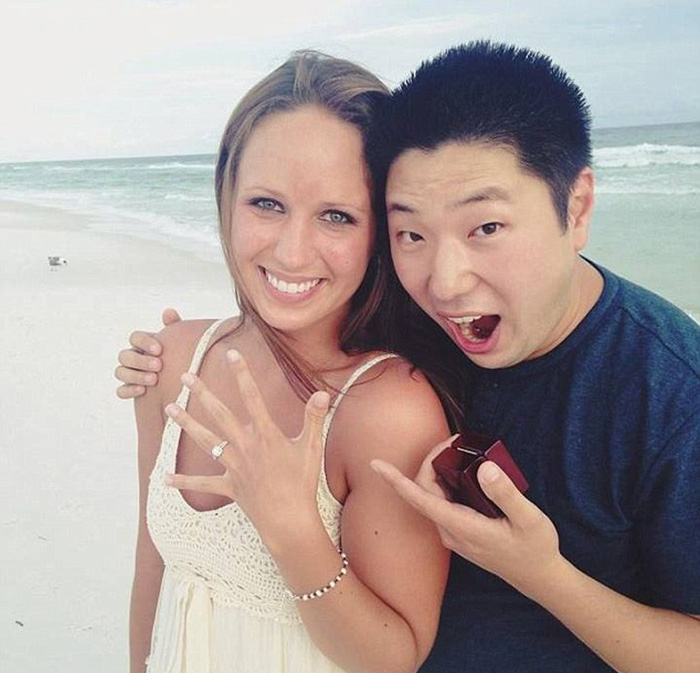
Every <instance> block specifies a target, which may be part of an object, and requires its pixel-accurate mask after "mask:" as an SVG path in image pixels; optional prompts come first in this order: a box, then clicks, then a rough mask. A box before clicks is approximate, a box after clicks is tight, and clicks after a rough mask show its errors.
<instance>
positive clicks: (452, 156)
mask: <svg viewBox="0 0 700 673" xmlns="http://www.w3.org/2000/svg"><path fill="white" fill-rule="evenodd" d="M521 172H522V167H521V166H520V161H519V158H518V156H517V153H516V152H515V151H514V150H513V149H512V148H510V147H509V146H506V145H503V144H494V143H485V142H474V141H472V142H455V141H452V142H450V143H444V144H442V145H440V146H438V147H436V148H434V149H428V150H425V149H416V148H413V149H410V150H406V151H405V152H403V153H402V154H401V155H400V156H399V157H397V159H396V161H394V162H393V164H392V166H391V169H390V171H389V176H388V181H387V202H388V205H389V207H390V208H392V207H393V208H395V209H399V210H402V209H404V208H401V206H402V205H409V204H408V203H406V204H404V201H408V202H410V201H412V200H414V199H418V200H421V199H423V198H430V197H431V195H432V196H437V195H439V196H440V197H441V199H443V198H444V199H446V200H447V201H448V203H449V205H450V207H452V206H454V207H459V206H463V205H468V204H470V203H474V202H483V201H496V200H506V201H507V200H510V198H511V196H510V188H511V186H512V184H513V182H514V181H517V179H518V177H519V175H520V173H521Z"/></svg>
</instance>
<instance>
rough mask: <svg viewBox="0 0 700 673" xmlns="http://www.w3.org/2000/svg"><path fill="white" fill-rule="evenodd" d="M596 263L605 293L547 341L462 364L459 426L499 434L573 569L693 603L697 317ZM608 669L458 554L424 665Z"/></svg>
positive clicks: (630, 592) (467, 671) (579, 672)
mask: <svg viewBox="0 0 700 673" xmlns="http://www.w3.org/2000/svg"><path fill="white" fill-rule="evenodd" d="M599 270H600V272H601V273H602V274H603V277H604V280H605V287H604V290H603V294H602V296H601V297H600V299H599V301H598V302H597V304H596V305H595V306H594V307H593V309H592V310H591V311H590V312H589V314H588V315H587V316H586V317H585V318H584V320H583V321H582V322H581V324H580V325H579V326H578V327H577V328H576V329H575V330H574V331H573V332H572V334H571V335H570V336H569V337H568V338H567V339H566V340H565V341H564V342H563V343H562V344H560V345H559V346H558V347H557V348H555V349H554V350H553V351H551V352H550V353H548V354H546V355H544V356H543V357H540V358H537V359H535V360H532V361H528V362H523V363H521V364H519V365H516V366H514V367H511V368H508V369H501V370H486V369H481V368H479V367H476V366H474V365H472V364H471V363H470V362H467V363H466V365H465V366H466V367H467V369H468V371H467V373H468V376H469V379H470V383H469V385H468V386H467V388H468V391H467V398H466V401H465V409H466V412H467V426H468V427H470V428H471V429H473V430H475V431H477V432H480V433H482V434H486V435H490V436H494V437H499V438H502V439H503V440H504V441H505V444H506V446H507V447H508V449H509V450H510V452H511V454H512V455H513V457H514V458H515V460H516V462H517V463H518V464H519V465H520V467H521V468H522V470H523V472H524V474H525V476H526V477H527V479H528V481H529V482H530V490H529V491H528V493H527V497H528V498H530V499H531V500H532V501H533V502H534V503H535V504H536V505H537V506H538V507H540V508H541V509H542V510H543V511H544V512H545V513H546V514H547V515H548V516H549V517H550V518H551V519H552V521H553V522H554V524H555V525H556V528H557V531H558V533H559V538H560V549H561V552H562V554H563V555H564V557H565V558H567V559H568V560H569V561H571V562H572V563H573V564H574V565H575V566H576V567H578V568H579V569H580V570H581V571H583V572H584V573H586V574H588V575H590V576H592V577H593V578H595V579H597V580H598V581H600V582H602V583H603V584H605V585H607V586H608V587H611V588H612V589H614V590H615V591H618V592H620V593H622V594H624V595H625V596H628V597H630V598H633V599H634V600H637V601H639V602H641V603H645V604H648V605H653V606H658V607H664V608H669V609H672V610H677V611H679V612H685V613H689V614H700V328H699V327H698V325H697V324H696V323H695V322H693V321H692V320H691V319H690V318H689V317H688V316H686V315H685V314H684V313H683V312H682V311H680V310H679V309H678V308H676V307H674V306H673V305H671V304H669V303H668V302H666V301H664V300H663V299H661V298H660V297H657V296H656V295H654V294H652V293H650V292H648V291H646V290H644V289H642V288H640V287H638V286H636V285H634V284H632V283H630V282H628V281H625V280H623V279H621V278H619V277H617V276H615V275H614V274H611V273H610V272H609V271H606V270H604V269H599ZM603 671H605V672H609V671H612V669H611V668H610V667H608V666H607V665H606V664H605V663H604V662H603V661H602V660H601V659H599V658H598V657H597V656H596V655H595V654H594V653H593V652H592V651H590V650H589V649H588V648H587V647H586V646H585V645H583V644H582V643H581V642H580V641H579V640H578V639H577V638H576V637H575V636H573V635H572V634H571V633H570V632H569V631H568V630H567V629H566V628H565V627H564V626H563V625H562V624H561V623H560V622H558V621H557V620H556V619H555V618H554V617H552V616H551V615H550V614H549V613H548V612H547V611H546V610H544V609H543V608H541V607H540V606H539V605H537V604H536V603H534V602H532V601H530V600H529V599H527V598H525V597H524V596H522V595H521V594H519V593H518V592H517V591H515V590H514V589H512V588H511V587H510V586H509V585H507V584H506V583H505V582H503V581H501V580H500V579H498V578H497V577H495V576H494V575H491V574H490V573H487V572H485V571H483V570H480V569H479V568H477V567H476V566H474V565H472V564H471V563H469V562H467V561H465V560H463V559H461V558H459V557H457V556H456V555H453V560H452V567H451V571H450V578H449V582H448V587H447V592H446V595H445V600H444V604H443V610H442V615H441V621H440V628H439V631H438V637H437V641H436V643H435V647H434V649H433V651H432V652H431V654H430V656H429V658H428V660H427V661H426V663H425V664H424V665H423V667H422V669H421V673H457V672H459V673H550V672H551V673H564V672H566V673H594V672H595V673H599V672H603Z"/></svg>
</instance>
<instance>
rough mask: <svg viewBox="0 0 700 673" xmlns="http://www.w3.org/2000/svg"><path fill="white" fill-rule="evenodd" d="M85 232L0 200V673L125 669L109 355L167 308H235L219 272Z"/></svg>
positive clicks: (124, 581) (56, 215)
mask: <svg viewBox="0 0 700 673" xmlns="http://www.w3.org/2000/svg"><path fill="white" fill-rule="evenodd" d="M89 225H90V220H89V219H87V218H80V217H77V216H74V215H69V214H67V213H63V212H61V211H58V210H53V209H48V208H39V207H34V206H28V205H21V204H17V203H10V202H0V250H1V251H2V257H3V261H2V264H1V265H0V309H1V315H2V317H1V318H0V321H1V322H0V354H1V355H0V357H1V358H2V362H1V364H0V381H1V383H2V385H1V387H0V391H1V392H0V431H1V435H0V436H1V437H2V445H1V446H0V479H1V481H0V488H1V492H2V507H1V508H0V577H1V578H2V579H0V583H1V585H2V589H1V591H0V670H2V671H8V672H10V671H11V672H13V673H14V672H17V673H19V672H21V673H39V672H41V673H46V672H47V671H51V672H52V673H117V672H118V673H123V672H124V671H126V670H128V658H127V624H128V601H129V592H130V583H131V574H132V567H133V566H132V559H133V546H134V539H135V524H136V505H137V489H136V478H137V474H136V432H135V429H134V423H133V413H132V405H131V403H129V402H123V401H119V400H117V398H116V397H115V395H114V389H115V385H116V382H115V380H114V379H113V374H112V372H113V370H114V367H115V365H116V361H115V356H116V353H117V351H118V350H119V349H120V348H122V347H123V346H124V345H125V343H126V337H127V334H128V332H129V331H131V329H132V328H134V327H141V328H154V329H157V328H158V327H159V316H160V311H161V309H162V308H163V307H165V306H176V307H178V308H179V309H181V311H182V312H183V314H184V315H185V316H187V317H196V316H199V317H205V316H207V315H209V316H211V317H217V316H223V315H230V314H231V313H233V312H234V310H235V309H234V304H233V298H232V293H231V291H230V284H229V281H228V276H227V273H226V270H225V268H224V266H223V263H222V264H220V265H215V264H210V263H207V262H204V261H201V260H199V259H197V258H195V257H193V256H189V255H187V254H185V253H182V252H178V251H175V250H173V249H170V248H168V247H167V246H164V245H162V244H159V243H155V242H151V241H145V242H144V241H139V240H136V239H133V238H127V237H124V236H119V235H107V234H103V233H99V232H98V231H96V230H94V229H90V228H89ZM48 255H61V256H63V257H66V258H67V259H68V265H67V266H65V267H60V268H58V269H56V270H53V271H52V270H50V268H49V266H48V261H47V256H48Z"/></svg>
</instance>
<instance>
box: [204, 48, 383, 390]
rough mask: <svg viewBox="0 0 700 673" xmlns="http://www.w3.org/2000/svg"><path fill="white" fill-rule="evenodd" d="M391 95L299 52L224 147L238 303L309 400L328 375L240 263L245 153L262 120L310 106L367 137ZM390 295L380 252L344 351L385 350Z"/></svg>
mask: <svg viewBox="0 0 700 673" xmlns="http://www.w3.org/2000/svg"><path fill="white" fill-rule="evenodd" d="M388 94H389V91H388V89H387V88H386V86H385V85H384V84H383V83H382V82H381V81H380V80H379V79H378V78H377V77H376V76H375V75H373V74H372V73H371V72H369V71H368V70H366V69H365V68H362V67H360V66H358V65H355V64H354V63H351V62H350V61H346V60H344V59H340V58H334V57H332V56H328V55H326V54H322V53H319V52H316V51H310V50H303V51H297V52H294V53H293V54H292V56H291V57H290V58H289V59H288V60H287V61H285V62H284V63H283V64H282V65H281V66H279V67H278V68H277V69H275V70H273V71H272V72H271V73H270V74H269V75H267V76H266V77H265V78H264V79H263V80H261V81H260V82H259V83H258V84H256V85H255V86H254V87H253V88H252V89H251V90H250V91H249V92H248V93H247V94H246V95H245V96H244V97H243V98H242V100H241V101H240V102H239V103H238V105H237V106H236V108H235V109H234V111H233V112H232V114H231V117H230V118H229V120H228V123H227V124H226V128H225V130H224V134H223V138H222V140H221V145H220V147H219V155H218V159H217V164H216V177H215V188H216V204H217V208H218V212H219V235H220V238H221V243H222V246H223V249H224V255H225V257H226V263H227V265H228V268H229V271H230V273H231V276H232V277H233V280H234V283H235V293H236V300H237V302H238V306H239V307H240V310H241V317H242V320H241V323H240V325H242V324H243V323H244V322H245V321H246V320H248V319H250V320H252V321H253V323H254V324H255V325H256V326H257V328H258V329H259V330H260V332H261V333H262V335H263V337H264V338H265V340H266V342H267V344H268V346H269V347H270V349H271V351H272V353H273V354H274V356H275V358H276V359H277V361H278V363H279V364H280V366H281V367H282V370H283V371H284V373H285V375H286V377H287V380H288V381H289V383H290V385H291V386H292V388H293V389H294V390H295V392H296V393H297V394H298V395H299V396H300V397H301V398H302V399H306V398H308V396H310V395H311V394H312V393H313V392H314V391H315V390H317V389H318V388H319V387H321V386H323V387H327V386H326V385H325V382H324V380H323V376H322V372H317V371H314V370H313V369H312V368H311V367H310V366H309V365H308V363H306V362H304V361H303V360H302V359H301V358H300V357H299V355H298V354H296V353H295V352H294V351H293V349H292V348H291V347H290V346H289V341H288V340H287V339H284V338H283V335H282V334H281V333H280V332H279V331H278V330H276V329H274V328H272V327H270V326H269V325H268V324H266V323H265V321H264V320H263V319H262V318H261V317H260V314H259V313H258V312H257V311H256V309H255V306H254V305H253V304H252V302H251V301H250V299H249V297H248V296H247V294H246V291H245V286H244V285H243V284H242V283H241V280H240V278H241V277H240V274H239V272H238V270H237V268H236V264H235V261H234V256H233V250H232V242H231V215H232V204H231V202H232V195H233V192H234V188H235V184H236V175H237V171H238V166H239V164H240V160H241V155H242V153H243V150H244V148H245V145H246V143H247V141H248V139H249V138H250V136H251V134H252V132H253V131H254V129H255V128H256V126H257V125H258V124H259V123H260V122H261V120H263V119H264V118H266V117H268V116H269V115H272V114H275V113H278V112H290V111H292V110H295V109H297V108H299V107H302V106H306V105H315V106H318V107H321V108H323V109H324V110H327V111H328V112H330V113H331V114H333V115H334V116H336V117H337V118H339V119H341V120H343V121H345V122H347V123H348V124H352V125H353V126H354V127H355V128H357V129H358V130H359V131H360V132H361V134H362V137H363V140H364V141H365V142H366V139H367V136H368V133H369V126H370V124H371V122H372V116H373V110H374V107H375V106H376V104H377V102H378V101H379V100H381V99H383V98H384V97H386V96H388ZM365 165H366V166H367V161H366V160H365ZM366 171H367V184H368V188H369V189H372V179H371V176H370V174H369V168H366ZM385 297H386V270H385V269H384V266H383V265H382V264H381V263H380V259H379V256H378V255H377V254H373V255H372V258H371V260H370V263H369V266H368V269H367V272H366V274H365V277H364V279H363V281H362V283H361V285H360V287H359V288H358V290H357V291H356V292H355V294H354V295H353V297H352V300H351V303H350V309H349V312H348V316H347V318H346V320H345V323H344V325H343V328H342V330H341V334H340V348H341V349H342V350H343V351H344V352H346V353H353V352H362V351H364V350H372V349H375V348H380V347H381V343H379V341H380V339H379V337H378V334H379V331H378V328H377V326H376V325H375V324H374V320H373V319H374V316H375V314H376V313H377V312H378V310H379V308H380V306H381V305H382V303H383V301H384V299H385ZM240 325H239V326H240Z"/></svg>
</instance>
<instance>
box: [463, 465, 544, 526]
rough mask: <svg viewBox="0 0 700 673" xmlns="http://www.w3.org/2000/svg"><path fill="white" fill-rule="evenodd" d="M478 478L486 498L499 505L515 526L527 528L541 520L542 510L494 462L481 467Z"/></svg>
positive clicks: (477, 474)
mask: <svg viewBox="0 0 700 673" xmlns="http://www.w3.org/2000/svg"><path fill="white" fill-rule="evenodd" d="M476 476H477V479H478V480H479V485H480V486H481V488H482V490H483V491H484V493H485V494H486V496H487V497H488V498H489V499H490V500H492V501H493V502H494V503H495V504H496V505H498V507H499V508H500V509H501V511H502V512H503V513H504V514H505V515H506V518H507V519H508V520H509V521H510V522H511V523H512V524H513V525H514V526H519V527H525V526H527V525H529V524H530V523H531V522H533V521H534V520H536V519H538V518H539V516H540V510H539V509H538V508H537V507H536V506H535V505H533V504H532V503H531V502H530V501H529V500H528V499H527V498H526V497H525V496H524V495H523V494H522V493H521V492H520V491H519V490H518V489H517V488H516V486H515V484H514V483H513V482H512V481H511V480H510V479H509V477H508V475H507V474H506V473H505V472H504V471H503V470H502V469H501V468H500V467H499V466H498V465H496V463H494V462H493V461H490V460H487V461H486V462H484V463H483V464H482V465H480V466H479V470H478V471H477V473H476Z"/></svg>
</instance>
